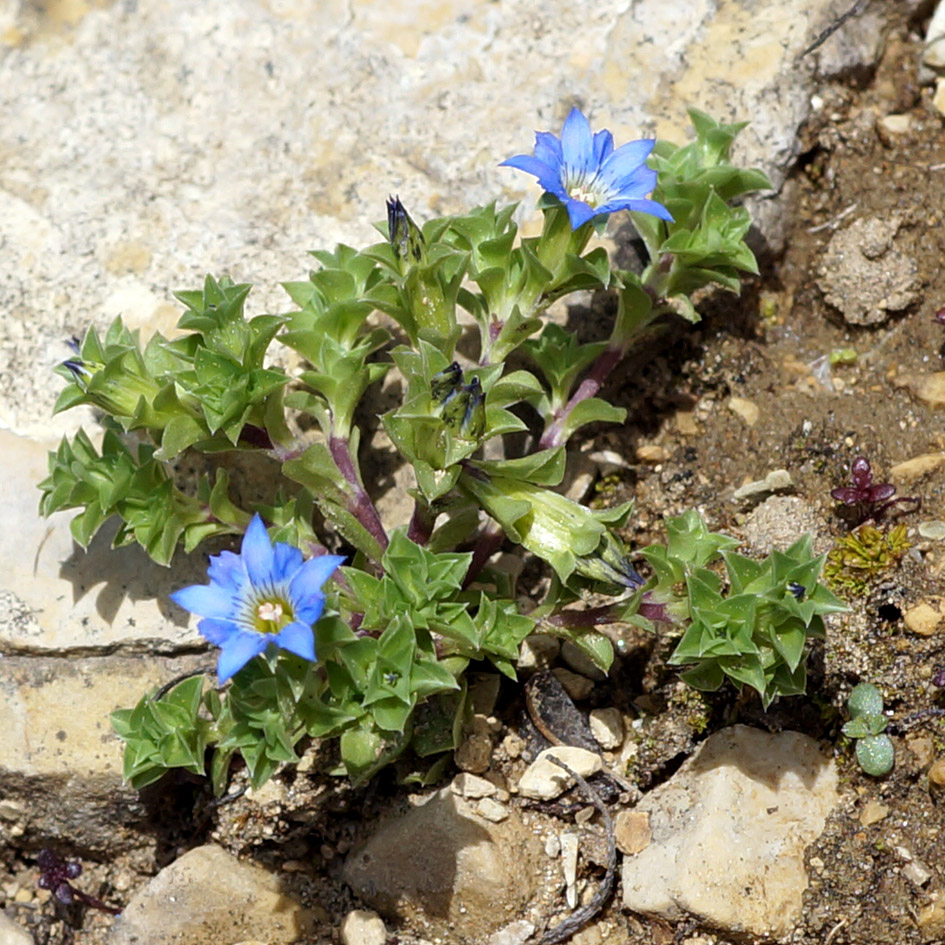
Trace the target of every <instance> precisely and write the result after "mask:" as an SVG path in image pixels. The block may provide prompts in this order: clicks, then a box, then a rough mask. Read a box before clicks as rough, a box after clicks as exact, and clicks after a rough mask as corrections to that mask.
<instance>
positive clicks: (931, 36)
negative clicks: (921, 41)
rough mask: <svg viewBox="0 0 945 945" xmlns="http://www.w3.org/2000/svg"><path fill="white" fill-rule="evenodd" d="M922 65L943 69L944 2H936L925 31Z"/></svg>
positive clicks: (944, 39)
mask: <svg viewBox="0 0 945 945" xmlns="http://www.w3.org/2000/svg"><path fill="white" fill-rule="evenodd" d="M922 65H924V66H927V67H928V68H930V69H935V70H939V71H941V70H945V3H938V4H936V7H935V12H934V13H933V14H932V19H931V20H929V25H928V29H926V31H925V48H924V49H923V50H922Z"/></svg>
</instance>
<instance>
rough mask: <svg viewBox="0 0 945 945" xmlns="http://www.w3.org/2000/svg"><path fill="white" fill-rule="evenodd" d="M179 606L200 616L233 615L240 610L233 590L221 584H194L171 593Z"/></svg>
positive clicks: (172, 598)
mask: <svg viewBox="0 0 945 945" xmlns="http://www.w3.org/2000/svg"><path fill="white" fill-rule="evenodd" d="M171 600H172V601H174V603H175V604H177V606H178V607H183V608H184V610H189V611H190V612H191V613H192V614H197V616H199V617H232V616H234V614H235V613H236V611H237V610H238V605H237V604H236V603H235V601H234V597H233V592H232V591H231V590H229V589H228V588H225V587H221V586H220V585H219V584H192V585H191V586H190V587H182V588H181V589H180V590H179V591H174V593H173V594H171Z"/></svg>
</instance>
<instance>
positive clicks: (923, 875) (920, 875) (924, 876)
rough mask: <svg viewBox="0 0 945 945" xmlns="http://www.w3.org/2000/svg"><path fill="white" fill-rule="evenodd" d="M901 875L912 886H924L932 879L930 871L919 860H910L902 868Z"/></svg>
mask: <svg viewBox="0 0 945 945" xmlns="http://www.w3.org/2000/svg"><path fill="white" fill-rule="evenodd" d="M902 875H903V876H905V878H906V879H908V880H909V882H910V883H912V885H913V886H924V885H925V884H926V883H927V882H928V881H929V880H930V879H931V878H932V871H931V870H930V869H929V868H928V867H927V866H926V865H925V864H924V863H923V862H922V861H921V860H912V861H911V862H909V863H906V865H905V866H904V867H903V868H902Z"/></svg>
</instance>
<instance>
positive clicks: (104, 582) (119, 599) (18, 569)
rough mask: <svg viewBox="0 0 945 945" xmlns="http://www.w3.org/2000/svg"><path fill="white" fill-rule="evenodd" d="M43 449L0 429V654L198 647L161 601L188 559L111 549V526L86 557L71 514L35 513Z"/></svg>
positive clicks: (182, 618)
mask: <svg viewBox="0 0 945 945" xmlns="http://www.w3.org/2000/svg"><path fill="white" fill-rule="evenodd" d="M0 199H2V194H0ZM91 429H92V430H93V431H94V429H95V428H94V426H92V427H91ZM49 447H50V444H48V443H40V442H37V441H35V440H32V439H30V438H28V437H20V436H15V435H14V434H13V433H11V432H9V431H8V430H2V429H0V477H2V482H3V486H4V489H5V490H6V491H7V493H8V494H11V495H15V496H17V497H18V498H17V501H14V502H5V503H3V505H2V508H0V574H2V578H0V602H2V603H3V607H2V610H0V613H2V616H0V653H16V654H36V655H56V654H67V653H68V654H70V655H73V656H81V655H95V654H101V653H108V652H112V651H113V650H114V649H116V648H121V649H122V650H123V651H124V652H126V653H144V652H148V653H174V652H177V651H180V650H185V649H193V648H194V647H203V646H204V645H205V644H204V642H203V638H202V637H201V636H200V635H199V634H198V633H197V632H196V630H195V629H194V628H193V627H189V628H188V625H187V617H188V615H187V614H186V613H185V612H184V611H183V610H181V609H180V608H179V607H177V606H175V605H174V604H172V603H171V602H170V600H168V594H169V593H170V592H171V591H172V590H175V589H176V588H178V587H181V586H182V585H184V584H187V583H190V582H192V581H193V580H195V574H194V571H195V564H196V562H195V561H188V560H186V558H184V556H183V555H181V556H180V557H179V559H178V561H177V562H176V563H175V566H174V567H172V568H162V567H161V566H160V565H159V564H155V563H154V562H153V561H151V559H150V558H148V556H147V555H146V554H145V553H144V551H143V550H142V549H140V548H138V547H137V546H134V547H128V548H123V549H121V551H120V552H114V551H112V549H111V548H110V540H111V535H112V534H113V533H114V529H113V528H111V527H108V526H106V528H105V529H103V532H102V533H100V534H99V535H97V536H96V537H95V539H93V541H92V544H91V545H90V547H89V550H88V551H83V550H82V548H80V547H79V546H78V545H77V544H76V542H75V541H74V540H73V538H72V535H71V533H70V531H69V520H70V518H71V517H72V516H71V515H70V514H68V513H66V512H57V513H56V514H55V515H53V516H52V517H51V518H49V519H48V520H47V519H42V518H40V517H39V514H38V512H37V505H38V502H39V492H38V491H37V489H36V486H37V484H38V483H39V482H40V480H41V479H43V478H44V477H45V475H46V469H47V459H46V455H47V451H48V449H49Z"/></svg>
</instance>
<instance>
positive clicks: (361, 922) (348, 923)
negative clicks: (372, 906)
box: [341, 909, 387, 945]
mask: <svg viewBox="0 0 945 945" xmlns="http://www.w3.org/2000/svg"><path fill="white" fill-rule="evenodd" d="M386 941H387V929H386V928H385V926H384V920H383V919H382V918H381V917H380V916H379V915H378V914H377V913H376V912H371V911H370V910H368V909H352V910H351V911H350V912H349V913H348V914H347V915H346V916H345V917H344V920H343V921H342V923H341V945H385V942H386Z"/></svg>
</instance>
